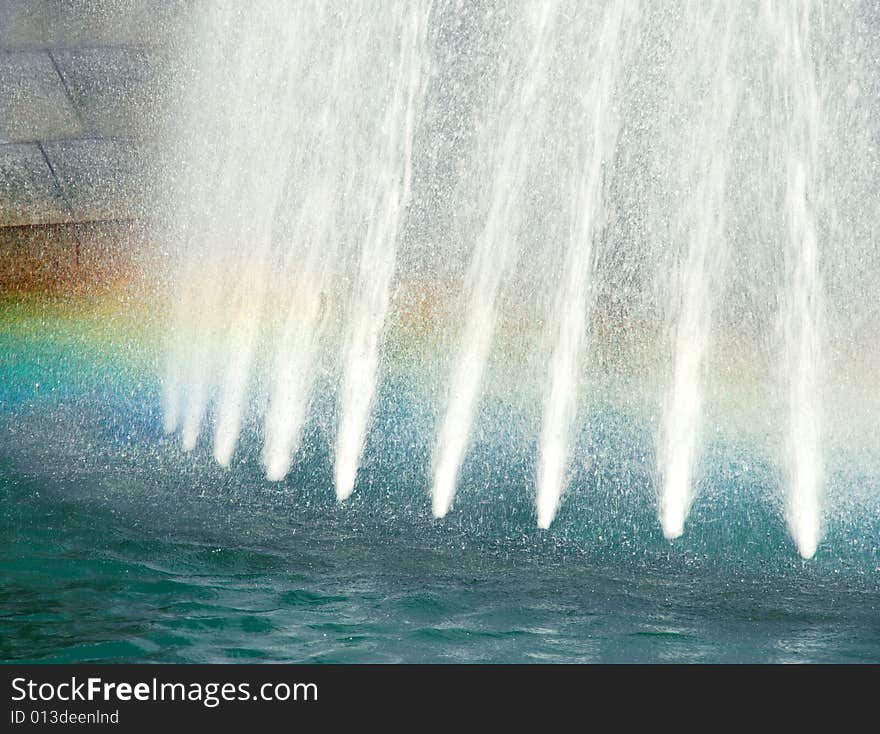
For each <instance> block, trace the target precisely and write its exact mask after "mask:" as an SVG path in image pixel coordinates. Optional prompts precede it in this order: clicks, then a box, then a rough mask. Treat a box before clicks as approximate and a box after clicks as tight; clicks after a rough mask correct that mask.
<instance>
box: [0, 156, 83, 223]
mask: <svg viewBox="0 0 880 734" xmlns="http://www.w3.org/2000/svg"><path fill="white" fill-rule="evenodd" d="M72 219H73V215H72V213H71V210H70V206H69V205H68V203H67V202H66V201H65V199H64V195H63V193H62V191H61V187H60V186H59V185H58V182H57V181H56V179H55V177H54V175H53V174H52V170H51V168H50V166H49V163H48V161H47V159H46V156H45V154H44V152H43V150H42V148H41V147H40V146H39V145H38V144H36V143H28V144H10V145H0V227H8V226H11V225H23V224H52V223H59V222H69V221H71V220H72Z"/></svg>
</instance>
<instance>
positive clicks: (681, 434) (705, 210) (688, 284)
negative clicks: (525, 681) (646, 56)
mask: <svg viewBox="0 0 880 734" xmlns="http://www.w3.org/2000/svg"><path fill="white" fill-rule="evenodd" d="M703 10H704V11H705V14H703V13H702V12H700V13H698V14H697V17H695V18H694V19H693V21H694V25H693V26H690V25H689V26H686V32H687V34H688V36H689V37H690V38H691V39H693V42H694V44H695V48H694V49H693V51H692V52H693V53H698V54H699V58H700V60H701V62H702V63H701V64H700V67H699V69H700V71H702V70H703V69H705V70H707V71H708V77H709V78H708V80H707V82H706V83H705V84H704V85H700V84H699V83H697V84H695V85H694V86H695V87H696V89H697V90H698V91H699V92H702V97H701V98H700V100H699V102H698V104H697V109H696V110H695V111H693V113H692V114H693V115H694V117H695V120H694V121H693V122H692V123H691V128H690V134H689V135H688V136H687V137H686V138H685V140H686V142H685V145H686V146H687V149H688V151H689V153H690V154H689V155H687V156H683V157H682V160H681V176H682V190H683V191H686V192H688V194H687V196H686V197H685V199H684V201H683V202H682V203H683V207H682V211H681V215H680V216H681V223H682V224H681V229H682V237H683V238H684V239H685V240H686V242H687V249H686V252H685V254H684V257H683V258H682V260H681V262H680V263H678V266H677V268H676V272H675V274H674V276H673V279H672V287H671V288H670V304H669V306H668V314H669V317H670V319H671V332H672V344H673V355H672V376H671V380H670V385H669V388H668V394H667V398H666V406H665V410H664V414H663V424H662V427H661V430H660V445H659V447H658V453H657V459H658V473H659V476H660V478H661V481H662V487H661V494H660V523H661V525H662V527H663V533H664V535H666V537H667V538H677V537H678V536H680V535H681V534H682V532H684V522H685V519H686V517H687V514H688V511H689V510H690V505H691V500H692V497H693V481H694V469H695V464H696V461H697V455H698V449H699V436H700V425H701V421H702V417H703V416H702V413H703V380H704V374H703V373H704V370H705V368H706V365H705V362H706V353H707V350H708V347H709V339H710V332H711V328H712V315H713V312H714V309H715V301H716V299H717V296H718V293H719V291H720V289H721V288H722V286H723V283H722V281H721V279H722V277H723V273H724V270H725V268H726V265H727V257H726V251H727V247H728V245H727V233H726V232H725V203H726V202H725V193H726V184H727V177H728V169H729V162H728V152H727V151H728V147H729V142H728V139H729V134H730V128H731V123H732V120H733V114H734V110H735V106H736V87H735V82H734V80H733V77H732V75H731V73H730V68H729V65H730V45H731V41H732V34H733V28H732V23H733V12H732V6H731V5H730V4H729V3H715V4H713V5H712V6H711V7H707V8H703ZM715 26H719V27H717V28H716V27H715ZM698 73H699V72H698Z"/></svg>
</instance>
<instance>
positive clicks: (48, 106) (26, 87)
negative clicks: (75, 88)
mask: <svg viewBox="0 0 880 734" xmlns="http://www.w3.org/2000/svg"><path fill="white" fill-rule="evenodd" d="M82 133H83V126H82V123H81V121H80V118H79V115H78V114H77V112H76V110H75V109H74V106H73V103H72V101H71V100H70V98H69V97H68V95H67V92H66V90H65V88H64V83H63V81H62V79H61V77H60V75H59V74H58V71H57V69H56V68H55V64H54V63H53V62H52V58H51V56H50V55H49V54H48V53H46V52H44V51H36V52H17V53H3V52H0V143H10V142H23V141H35V140H54V139H57V138H69V137H75V136H78V135H81V134H82Z"/></svg>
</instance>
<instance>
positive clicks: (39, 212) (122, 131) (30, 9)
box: [0, 0, 198, 227]
mask: <svg viewBox="0 0 880 734" xmlns="http://www.w3.org/2000/svg"><path fill="white" fill-rule="evenodd" d="M194 9H195V10H197V9H198V3H197V2H194V1H193V0H0V227H9V226H15V227H19V226H22V225H45V224H54V223H63V222H71V221H83V222H94V221H117V220H121V219H129V218H142V217H143V216H144V215H146V214H148V213H149V211H150V204H151V202H152V191H153V188H154V187H153V175H152V173H151V171H153V170H154V166H153V165H152V164H153V162H154V161H155V159H156V155H155V151H156V149H155V148H154V147H147V146H146V145H145V144H144V143H143V142H142V141H144V140H146V139H157V138H158V139H164V140H167V139H168V136H165V135H164V133H165V132H166V131H165V130H163V126H164V123H163V121H164V120H165V119H167V116H166V114H165V112H166V105H165V103H164V101H163V100H165V98H166V96H167V91H168V90H169V89H171V88H173V86H174V85H173V84H172V80H171V79H170V78H169V70H170V63H169V58H170V56H171V51H170V47H171V46H173V45H174V43H176V40H175V39H177V38H178V37H180V34H179V33H178V31H182V30H183V29H185V28H187V27H188V26H190V25H191V20H192V19H191V18H189V17H188V13H190V11H192V10H194ZM24 143H27V145H25V144H24ZM47 161H48V162H47Z"/></svg>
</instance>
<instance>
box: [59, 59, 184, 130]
mask: <svg viewBox="0 0 880 734" xmlns="http://www.w3.org/2000/svg"><path fill="white" fill-rule="evenodd" d="M53 56H54V58H55V60H56V62H57V63H58V68H59V69H60V70H61V75H62V77H63V78H64V81H65V82H66V86H67V89H68V90H69V91H70V96H71V98H72V100H73V104H74V105H75V106H76V108H77V110H78V111H79V114H80V116H81V117H82V119H83V121H84V123H85V125H86V129H87V131H88V133H89V134H91V135H93V136H95V137H100V138H114V137H152V136H154V135H156V134H157V133H158V132H159V129H160V126H161V123H162V121H163V120H164V119H165V114H164V105H163V103H162V99H163V90H164V89H167V88H168V87H169V84H168V82H167V80H166V79H165V75H166V74H167V69H168V62H167V59H166V56H165V55H164V54H162V53H160V52H158V51H148V50H144V49H137V48H117V47H108V48H89V49H78V50H70V51H56V52H54V53H53ZM163 81H164V83H163Z"/></svg>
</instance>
